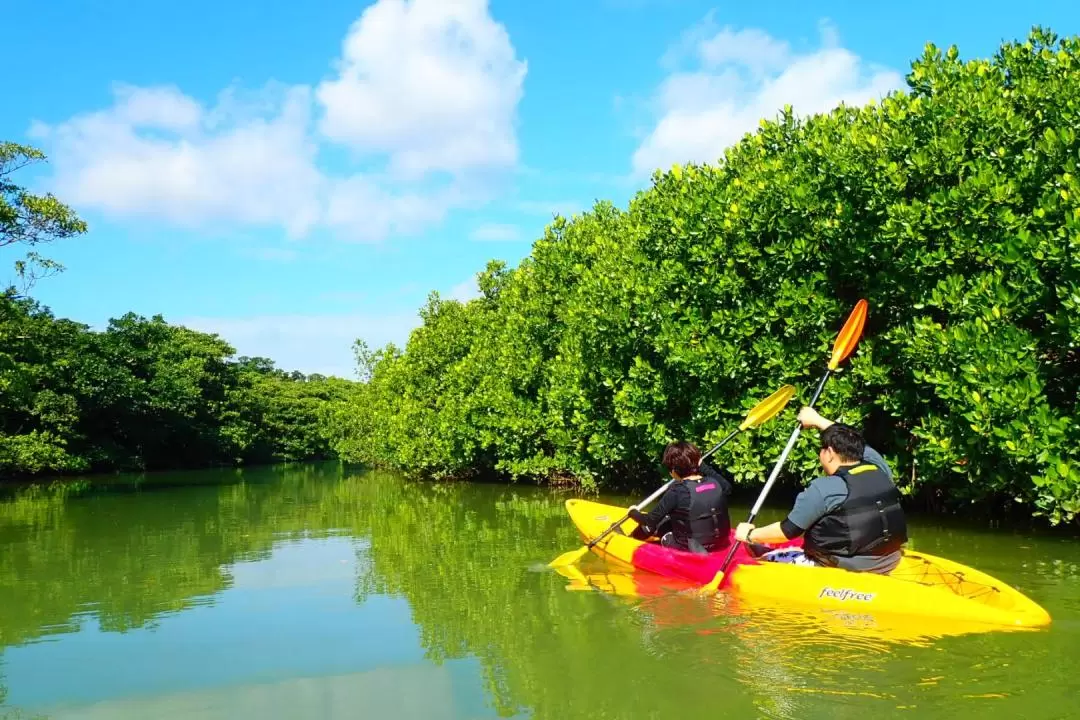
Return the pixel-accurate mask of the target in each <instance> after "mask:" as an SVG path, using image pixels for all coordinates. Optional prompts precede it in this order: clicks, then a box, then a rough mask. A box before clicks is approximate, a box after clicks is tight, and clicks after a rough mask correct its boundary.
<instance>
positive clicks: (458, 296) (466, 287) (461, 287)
mask: <svg viewBox="0 0 1080 720" xmlns="http://www.w3.org/2000/svg"><path fill="white" fill-rule="evenodd" d="M478 297H480V286H478V285H477V284H476V278H475V277H472V278H470V279H468V280H466V281H465V282H463V283H458V284H457V285H455V286H454V287H452V288H450V292H449V293H447V295H446V299H447V300H459V301H461V302H468V301H470V300H472V299H474V298H478Z"/></svg>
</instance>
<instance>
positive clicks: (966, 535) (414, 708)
mask: <svg viewBox="0 0 1080 720" xmlns="http://www.w3.org/2000/svg"><path fill="white" fill-rule="evenodd" d="M624 502H625V501H624ZM735 514H736V515H737V516H743V515H744V514H745V510H744V509H739V510H738V511H737V512H736V513H735ZM775 517H778V515H777V514H774V515H772V516H771V517H768V518H766V519H773V518H775ZM913 525H914V528H913V536H914V540H915V543H916V544H917V546H918V547H919V549H922V550H925V551H927V552H937V553H941V554H944V555H947V556H949V557H952V558H954V559H956V560H959V561H961V562H964V563H967V564H971V565H974V566H976V567H978V568H980V569H982V570H985V571H987V572H990V573H991V574H994V575H997V576H998V577H1000V578H1001V579H1003V580H1005V581H1007V582H1009V583H1010V584H1012V585H1014V586H1016V587H1018V588H1019V589H1021V590H1022V591H1024V592H1025V593H1028V594H1029V595H1030V596H1031V597H1032V598H1033V599H1035V600H1036V601H1038V602H1039V603H1041V604H1042V605H1043V606H1044V607H1046V608H1047V610H1048V611H1049V612H1050V613H1051V615H1052V616H1053V617H1054V623H1053V625H1052V626H1051V627H1050V628H1049V629H1047V630H1045V631H1039V632H1031V633H989V634H977V635H964V636H959V637H943V638H936V639H931V640H929V641H926V640H924V641H920V642H917V643H907V642H904V643H896V642H889V641H887V640H885V639H882V638H880V637H873V636H866V637H863V636H860V635H859V634H857V633H854V634H853V633H849V634H839V633H834V632H832V631H830V630H828V629H823V628H822V627H820V626H817V625H814V624H813V623H807V622H805V621H804V620H802V619H800V618H799V617H798V616H797V615H791V616H787V615H785V613H784V612H782V611H771V612H764V611H756V612H752V613H748V614H738V613H735V614H728V613H725V612H723V611H722V610H720V609H718V608H717V607H716V606H715V605H712V604H710V603H709V602H707V601H703V600H697V599H694V598H688V597H684V596H680V595H677V594H674V593H667V594H659V595H652V596H647V597H633V596H626V595H617V594H612V593H608V592H601V591H598V590H586V591H583V592H573V591H568V589H567V588H568V586H569V585H571V582H570V581H569V580H568V579H567V578H565V577H563V576H561V575H558V574H556V573H553V572H550V571H540V570H538V567H540V566H542V565H543V564H544V563H546V562H547V561H548V560H550V559H551V558H552V557H554V556H555V555H557V554H559V553H560V552H562V551H564V550H569V549H572V548H574V547H576V546H578V545H579V544H580V542H579V540H578V538H577V536H576V534H575V532H574V530H573V528H572V527H571V525H570V523H569V522H568V520H567V517H566V515H565V513H564V511H563V509H562V505H561V499H560V498H559V497H557V496H555V495H552V494H551V493H550V492H546V491H542V490H537V489H533V488H528V487H524V488H523V487H516V488H512V487H490V486H475V485H464V484H462V485H413V484H408V483H404V482H402V481H400V480H398V479H396V478H395V477H393V476H390V475H386V474H370V475H347V474H346V475H343V474H341V472H340V471H339V470H338V468H337V466H333V465H332V466H304V467H299V468H297V469H292V470H281V469H277V470H270V469H263V470H248V471H245V472H243V473H239V472H232V471H229V472H203V473H187V474H167V475H162V476H158V477H155V478H152V479H151V478H149V477H148V478H145V479H144V481H143V483H142V484H141V485H140V486H138V487H137V488H134V489H133V488H132V487H131V486H130V480H129V479H124V478H120V479H117V480H115V481H110V484H109V485H108V486H106V487H101V488H95V489H93V490H92V491H90V492H87V493H85V494H82V495H78V496H72V497H68V498H67V499H61V498H56V497H47V496H44V495H38V496H33V495H24V496H22V497H19V498H17V499H14V500H9V501H7V502H6V503H5V504H4V505H3V507H2V510H0V717H20V718H22V717H51V718H110V719H112V718H174V717H175V718H248V717H250V718H260V719H261V718H323V717H327V718H330V717H333V718H337V717H342V718H345V717H348V718H353V717H358V718H359V717H363V718H377V717H395V718H398V717H402V718H413V717H415V718H495V717H515V718H537V719H540V718H544V719H552V720H555V719H562V718H653V717H657V718H659V717H664V718H678V717H683V718H697V717H708V716H715V717H729V716H730V717H742V718H865V717H868V716H871V715H872V716H873V717H875V718H883V717H911V718H988V717H1002V718H1006V717H1009V718H1011V717H1023V718H1067V717H1074V716H1075V715H1076V712H1075V710H1074V708H1076V707H1077V705H1078V704H1080V701H1078V700H1077V694H1078V690H1080V681H1078V680H1077V673H1078V671H1080V542H1077V541H1076V540H1069V539H1060V538H1058V539H1053V538H1049V537H1041V538H1040V537H1031V536H1023V535H1017V534H1012V533H1009V532H1006V531H993V532H991V531H973V530H962V529H960V528H958V527H957V526H955V525H951V526H950V525H947V524H942V523H937V524H927V523H925V522H919V521H915V522H914V523H913ZM582 569H583V570H584V571H585V572H587V573H589V574H596V573H601V572H603V571H604V570H605V569H607V568H605V566H604V565H603V564H602V563H600V562H598V561H595V560H589V561H588V562H584V563H582ZM620 578H621V579H620ZM609 579H612V578H609ZM612 580H613V582H626V580H627V578H625V577H621V576H614V578H613V579H612ZM638 581H639V583H641V585H639V587H640V586H644V585H647V583H645V581H644V580H642V579H641V578H638ZM630 582H631V583H633V580H632V579H630Z"/></svg>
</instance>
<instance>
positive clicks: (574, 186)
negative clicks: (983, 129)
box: [0, 0, 1080, 376]
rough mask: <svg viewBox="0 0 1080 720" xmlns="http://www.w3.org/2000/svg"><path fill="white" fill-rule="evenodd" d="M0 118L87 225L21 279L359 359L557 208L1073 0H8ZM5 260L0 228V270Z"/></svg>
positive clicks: (1069, 14) (865, 90) (296, 356)
mask: <svg viewBox="0 0 1080 720" xmlns="http://www.w3.org/2000/svg"><path fill="white" fill-rule="evenodd" d="M0 13H2V14H0V16H2V17H3V18H4V24H5V26H6V27H7V28H9V30H8V31H7V32H6V33H5V40H4V43H5V51H6V55H7V57H8V58H9V65H11V67H12V68H18V70H17V71H16V72H9V73H7V74H6V76H5V83H4V90H3V103H4V105H3V112H2V113H0V138H2V139H5V140H13V141H17V142H26V143H30V144H33V145H35V146H36V147H39V148H41V149H42V150H44V151H45V152H46V153H47V154H48V156H49V163H48V165H46V166H39V167H37V168H35V169H34V170H32V171H24V172H22V173H20V175H19V176H17V179H18V180H19V181H20V182H22V183H24V184H27V185H29V186H31V187H32V188H34V189H38V190H45V189H48V190H52V191H53V192H55V193H57V195H58V196H59V197H60V198H61V199H62V200H64V201H66V202H68V203H69V204H71V205H73V206H74V207H76V208H77V209H78V210H79V212H80V213H81V214H82V216H83V217H84V218H85V219H86V220H87V221H88V222H89V223H90V232H89V233H87V234H86V235H85V236H82V237H79V238H75V239H71V240H67V241H63V242H61V243H57V244H55V245H52V246H46V247H45V248H42V249H43V250H44V251H45V254H47V255H49V256H51V257H53V258H55V259H57V260H59V261H60V262H62V263H63V264H64V265H65V266H66V268H67V269H66V271H65V272H64V273H63V274H61V275H58V276H54V277H51V278H47V279H45V280H43V281H41V282H40V283H39V285H38V286H37V287H36V288H35V290H34V295H35V296H36V297H37V298H38V299H39V300H41V301H42V302H44V303H45V304H47V305H49V306H50V307H51V308H52V309H53V311H54V312H55V313H56V314H57V315H59V316H63V317H70V318H73V319H76V320H80V321H82V322H86V323H89V324H91V325H93V326H95V327H103V326H104V324H105V323H107V321H108V319H109V318H110V317H117V316H119V315H121V314H123V313H124V312H127V311H129V310H131V311H135V312H138V313H141V314H144V315H153V314H156V313H161V314H162V315H164V316H165V318H166V319H167V320H168V321H170V322H174V323H182V324H185V325H189V326H191V327H196V328H199V329H204V330H208V331H211V332H218V333H220V334H221V335H222V336H223V337H225V338H226V339H227V340H229V341H230V342H231V343H232V344H233V346H234V347H236V348H237V350H238V352H239V353H240V354H258V355H265V356H268V357H271V358H273V359H274V360H275V361H276V362H277V364H278V365H279V366H281V367H284V368H287V369H299V370H303V371H306V372H324V373H333V374H340V375H344V376H351V375H352V372H353V363H352V355H351V350H350V345H351V343H352V341H353V339H355V338H357V337H363V338H365V339H366V340H367V341H368V342H369V344H372V345H382V344H384V343H385V342H387V341H395V342H398V343H403V342H404V340H405V339H406V338H407V336H408V332H409V330H410V329H411V328H412V327H415V326H416V324H418V322H419V320H418V318H417V315H416V311H417V309H418V308H419V306H420V305H421V304H422V303H423V302H424V299H425V297H426V295H427V293H428V292H429V291H430V290H438V291H439V292H440V293H441V294H443V295H444V296H448V295H450V296H454V297H462V298H465V297H469V295H470V293H471V292H474V289H473V288H474V284H473V282H474V281H473V277H474V274H475V273H476V272H477V271H479V270H481V269H482V268H483V266H484V264H485V263H486V261H487V260H489V259H493V258H499V259H503V260H506V261H507V262H509V263H511V264H516V263H517V262H518V261H519V260H520V259H521V258H522V257H523V256H525V255H527V254H528V252H529V250H530V247H531V243H532V241H533V240H534V239H535V238H537V237H539V236H540V235H541V234H542V233H543V229H544V226H545V224H546V223H547V222H549V221H550V219H551V216H552V213H553V212H562V213H571V212H573V211H575V210H581V209H587V208H588V207H589V206H591V205H592V203H593V202H594V201H595V200H597V199H608V200H612V201H614V202H615V203H616V204H618V205H619V206H625V204H626V202H627V201H628V199H629V198H630V197H631V196H632V194H633V193H634V192H635V191H637V190H639V189H642V188H644V187H647V186H648V184H649V174H650V171H651V170H652V169H653V168H656V167H663V168H667V167H669V166H670V165H671V163H672V162H675V161H689V160H695V161H709V160H712V159H714V158H716V157H718V156H719V155H720V154H721V153H722V150H723V148H724V147H725V146H727V145H729V144H730V143H731V142H733V141H734V140H736V139H738V137H739V136H740V135H741V134H742V133H743V132H745V131H747V130H752V129H753V127H754V126H755V125H756V123H757V120H758V118H760V117H762V116H767V117H772V116H773V115H774V114H775V112H776V110H777V109H778V108H780V107H781V106H782V105H783V104H784V103H791V104H792V105H793V106H794V108H795V110H796V112H799V113H812V112H817V111H821V110H825V109H827V108H830V107H832V106H834V105H835V104H837V103H838V102H840V101H841V100H843V101H846V102H855V103H860V104H861V103H863V102H865V101H867V100H869V99H870V98H874V97H879V96H881V95H883V94H885V93H887V92H889V91H891V90H893V89H896V88H900V87H902V86H903V76H904V74H905V73H906V72H907V70H908V67H909V64H910V62H911V61H912V60H913V59H914V58H915V57H917V56H918V55H920V54H921V52H922V49H923V46H924V44H925V43H926V42H934V43H936V44H938V45H940V46H942V47H945V46H948V45H949V44H953V43H955V44H956V45H958V47H959V49H960V52H961V55H962V56H963V57H976V56H988V55H990V54H992V53H993V52H994V51H995V49H996V48H997V46H998V44H999V43H1000V42H1001V41H1002V40H1003V39H1015V38H1023V37H1024V36H1025V35H1026V34H1027V32H1028V31H1029V29H1030V28H1031V26H1032V25H1035V24H1041V25H1046V26H1049V27H1051V28H1052V29H1053V30H1055V31H1056V32H1058V33H1059V34H1063V35H1071V34H1075V33H1077V32H1078V31H1080V6H1078V5H1077V4H1076V2H1075V0H1044V1H1043V2H1039V3H1017V2H1015V1H1013V2H989V1H986V0H983V1H980V2H978V3H970V2H968V3H941V2H935V3H930V2H923V1H920V2H909V3H904V4H901V3H881V4H879V6H878V7H875V8H873V9H871V4H870V3H856V2H832V3H806V2H801V3H794V2H772V3H739V4H732V3H717V2H698V1H696V0H665V1H661V0H545V1H544V2H526V1H525V0H491V2H485V1H484V0H378V1H377V2H369V3H364V2H342V1H340V0H320V2H318V3H311V4H310V5H309V6H306V7H305V6H303V5H302V4H301V3H298V2H285V1H283V0H258V1H256V0H230V1H229V2H220V0H218V1H216V2H209V1H207V0H193V1H191V2H187V3H183V4H179V5H178V4H161V3H146V2H136V1H135V0H100V1H99V2H94V3H91V2H76V1H75V0H54V1H53V2H48V3H43V2H40V1H38V0H8V2H6V3H5V4H4V8H3V10H2V11H0ZM15 259H16V254H15V251H14V250H13V249H12V248H6V249H0V267H3V268H9V267H10V266H11V263H12V262H13V261H14V260H15Z"/></svg>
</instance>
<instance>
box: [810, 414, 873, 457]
mask: <svg viewBox="0 0 1080 720" xmlns="http://www.w3.org/2000/svg"><path fill="white" fill-rule="evenodd" d="M827 447H831V448H832V449H833V451H834V452H835V453H836V454H837V455H839V456H840V459H841V460H847V461H849V462H859V461H860V460H862V456H863V451H864V450H866V442H865V441H864V440H863V437H862V435H860V434H859V431H858V430H856V429H855V428H853V427H851V426H850V425H843V424H841V423H833V424H832V425H830V426H829V427H827V428H825V429H824V430H822V431H821V448H822V449H823V450H824V449H825V448H827Z"/></svg>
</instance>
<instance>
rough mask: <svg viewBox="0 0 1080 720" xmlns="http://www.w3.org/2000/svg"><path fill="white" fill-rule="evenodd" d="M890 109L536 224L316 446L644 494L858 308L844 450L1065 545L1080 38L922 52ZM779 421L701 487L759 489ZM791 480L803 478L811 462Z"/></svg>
mask: <svg viewBox="0 0 1080 720" xmlns="http://www.w3.org/2000/svg"><path fill="white" fill-rule="evenodd" d="M907 83H908V88H907V90H906V91H905V92H895V93H892V94H891V95H889V96H888V97H886V98H884V99H883V100H881V101H880V102H873V103H869V104H867V105H865V106H863V107H850V106H845V105H841V106H840V107H837V108H836V109H834V110H833V111H831V112H829V113H825V114H819V115H815V116H812V117H808V118H797V117H796V116H795V115H794V113H793V112H792V110H791V109H790V108H786V109H785V110H784V111H783V112H782V113H781V114H780V115H779V117H777V118H776V119H774V120H767V121H762V122H761V124H760V127H759V128H758V129H757V130H756V131H755V132H753V133H749V134H747V135H746V136H744V137H743V138H742V139H741V141H740V142H738V143H737V144H736V145H734V146H733V147H731V148H729V149H728V150H727V151H726V152H725V153H724V156H723V157H722V158H719V159H718V161H717V162H716V163H714V164H689V165H685V166H675V167H673V168H671V169H670V170H669V171H667V172H663V173H659V172H658V173H657V174H655V175H654V178H653V183H652V186H651V187H650V188H648V189H647V190H644V191H642V192H640V193H638V194H637V195H636V196H635V197H634V198H633V200H632V201H631V202H630V204H629V207H628V208H627V209H625V210H621V209H618V208H616V207H614V206H613V205H612V204H611V203H608V202H598V203H597V204H596V205H595V206H594V207H593V208H592V209H591V211H589V212H585V213H582V214H580V215H576V216H574V217H572V218H570V219H567V218H564V217H557V218H556V219H555V220H554V221H553V222H552V223H551V224H550V225H549V226H548V227H547V228H545V230H544V233H543V236H542V237H541V238H539V239H537V240H536V242H535V243H534V245H533V248H532V252H531V254H530V255H529V256H528V257H527V258H525V259H524V260H523V261H522V262H521V263H520V264H519V265H518V266H517V267H516V268H512V269H511V268H507V267H506V266H505V265H503V264H501V263H492V264H491V265H489V266H488V268H487V269H486V270H485V271H484V272H483V273H481V274H480V277H479V281H480V287H481V289H482V296H481V297H479V298H478V299H475V300H472V301H469V302H467V303H461V302H458V301H455V300H443V299H441V298H440V297H439V296H438V295H437V294H433V295H432V296H431V297H430V299H429V301H428V303H427V304H426V305H425V307H424V308H423V309H422V312H421V315H422V319H423V324H422V326H421V327H419V328H418V329H417V330H415V331H414V332H413V334H412V335H411V337H410V338H409V340H408V343H407V344H406V346H405V347H404V348H398V347H395V346H393V345H391V346H387V347H386V348H382V349H380V350H377V351H374V352H373V351H371V350H370V349H368V348H367V347H366V346H365V345H360V346H359V347H358V357H359V358H360V359H361V360H362V361H363V371H364V372H363V374H364V376H365V378H366V382H364V383H363V384H361V385H359V386H358V387H357V388H355V389H354V390H352V391H350V397H349V399H347V400H346V401H344V402H341V403H338V404H337V405H336V407H334V408H333V410H332V413H331V417H330V420H331V424H332V429H333V434H334V437H335V439H334V446H335V447H336V448H337V449H338V450H339V451H340V453H341V454H342V456H343V457H345V458H347V459H353V460H360V461H364V462H368V463H372V464H378V465H382V466H386V467H393V468H398V469H400V470H403V471H405V472H408V473H411V474H415V475H423V476H429V477H478V476H488V475H497V476H502V477H506V478H512V479H513V478H531V479H534V480H537V481H544V482H561V481H571V482H577V483H580V484H582V485H584V486H588V487H597V486H608V485H611V484H613V483H616V482H621V481H635V482H641V481H643V480H646V479H649V478H653V479H655V477H656V475H655V472H656V470H657V469H658V465H657V460H658V458H659V454H660V451H661V449H662V447H663V445H664V443H666V442H668V441H671V440H674V439H680V438H686V439H691V440H696V441H699V442H703V443H708V442H711V441H715V440H716V439H718V438H719V437H720V436H722V435H723V434H726V432H728V431H729V430H730V429H731V428H733V427H734V426H735V425H737V423H738V422H739V419H740V417H741V416H742V414H743V413H745V412H746V410H747V409H749V408H750V407H751V406H752V405H753V404H754V403H755V402H756V401H758V400H760V399H761V398H764V397H765V396H767V395H768V394H769V393H770V392H772V391H773V390H775V389H776V388H777V387H779V386H780V385H781V384H782V383H786V382H791V383H794V384H796V386H797V387H799V388H800V393H801V399H802V400H803V401H805V400H806V399H807V398H808V397H809V394H810V392H811V390H812V384H813V382H814V379H815V378H816V376H817V375H818V374H820V372H821V370H822V369H823V365H824V362H825V358H826V357H827V353H828V348H829V346H830V344H831V341H832V338H833V337H834V335H835V333H836V331H837V330H838V329H839V326H840V324H841V323H842V322H843V319H844V318H845V317H846V315H847V313H848V312H849V311H850V309H851V307H852V306H853V305H854V303H855V302H856V301H857V300H858V299H859V298H866V299H867V300H868V301H869V304H870V314H869V320H868V323H867V326H866V334H865V338H864V340H863V341H862V343H861V345H860V347H859V350H858V352H857V353H856V354H855V356H854V357H853V358H852V359H851V361H850V364H849V367H848V369H846V370H845V371H844V372H843V373H841V374H840V376H839V377H837V378H836V379H835V380H834V381H833V382H832V383H831V384H830V386H829V388H828V389H827V391H826V393H825V394H824V396H823V397H822V400H821V402H820V403H819V407H821V408H822V410H823V412H824V413H825V414H826V415H829V416H831V417H835V418H837V419H840V420H842V421H844V422H848V423H850V424H853V425H856V426H860V427H863V428H865V432H866V435H867V438H868V440H869V441H870V442H871V443H873V444H875V446H877V447H878V448H879V449H881V450H883V451H884V452H886V453H887V454H888V456H889V457H890V458H891V459H892V460H893V462H894V463H895V466H896V470H897V474H898V477H899V478H900V479H901V482H902V485H903V488H902V489H903V490H904V491H905V492H906V493H909V494H918V495H920V496H921V497H923V498H924V499H926V500H927V501H929V502H933V503H935V504H938V505H940V506H943V507H951V508H959V507H968V506H969V505H970V504H971V503H974V502H978V503H995V504H998V505H1009V506H1014V505H1016V504H1017V503H1019V504H1021V506H1022V507H1025V508H1029V509H1031V510H1032V511H1033V512H1034V513H1036V514H1039V515H1044V516H1046V517H1047V518H1048V520H1049V521H1050V522H1052V523H1058V522H1062V521H1068V520H1072V519H1073V518H1075V517H1076V516H1077V513H1078V512H1080V428H1078V425H1077V423H1076V418H1077V417H1080V407H1078V403H1080V350H1078V345H1080V179H1078V171H1077V160H1078V151H1080V141H1078V138H1077V130H1076V129H1077V128H1078V127H1080V39H1078V38H1076V37H1070V38H1064V39H1059V38H1058V37H1057V36H1055V35H1054V34H1053V33H1052V32H1051V31H1049V30H1045V29H1042V28H1035V29H1033V31H1032V32H1031V34H1030V36H1029V37H1028V38H1027V39H1026V40H1024V41H1019V42H1006V43H1003V44H1002V45H1001V46H1000V48H999V50H998V51H997V53H996V54H995V55H994V56H993V57H991V58H987V59H975V60H968V61H964V60H961V58H960V57H959V53H958V51H957V49H956V48H955V47H951V48H949V49H948V50H946V51H944V52H942V51H941V50H940V49H939V48H937V47H935V46H933V45H928V46H927V47H926V49H925V52H924V53H923V55H922V56H921V57H920V58H918V59H917V60H916V61H915V62H913V63H912V66H911V69H910V72H909V73H908V75H907ZM793 405H794V403H793ZM786 412H788V413H790V414H789V415H782V416H780V418H779V420H778V421H776V422H774V423H772V424H771V425H770V426H769V427H767V428H764V429H762V430H759V431H756V432H755V433H754V434H753V435H752V436H744V437H743V438H741V439H740V440H739V441H737V442H735V443H732V444H731V445H729V446H728V448H725V450H724V457H719V458H717V460H718V461H720V462H725V463H727V464H729V465H730V466H731V467H732V469H733V470H734V471H735V473H736V476H737V477H738V478H739V479H740V480H741V481H743V482H747V483H760V480H761V478H762V476H763V475H764V472H765V470H766V467H767V466H768V465H770V464H771V463H772V461H773V459H774V458H775V457H776V456H777V455H778V454H779V452H780V449H781V447H782V445H783V442H784V438H785V437H786V434H787V427H786V426H787V423H786V422H784V421H783V420H784V418H785V417H787V418H790V419H791V420H792V421H793V419H794V418H793V414H794V408H792V409H790V410H788V411H786ZM748 435H749V434H748ZM788 468H789V469H790V470H791V472H792V473H794V474H795V475H796V476H797V477H800V478H805V479H809V478H811V477H813V474H814V471H815V470H816V458H815V455H814V452H813V448H812V447H811V444H810V443H806V442H803V443H801V444H800V445H799V446H797V447H796V451H795V452H794V453H793V455H792V457H791V459H790V460H789V464H788Z"/></svg>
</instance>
